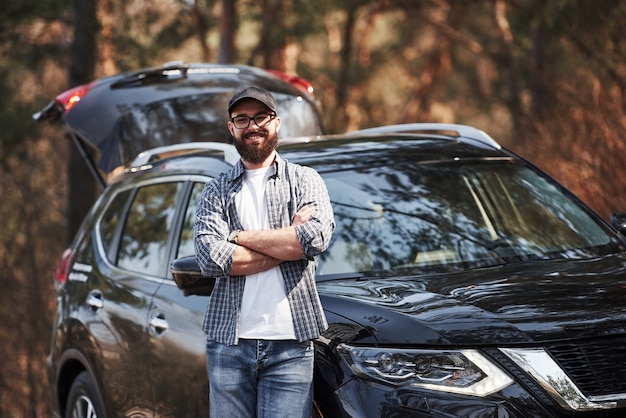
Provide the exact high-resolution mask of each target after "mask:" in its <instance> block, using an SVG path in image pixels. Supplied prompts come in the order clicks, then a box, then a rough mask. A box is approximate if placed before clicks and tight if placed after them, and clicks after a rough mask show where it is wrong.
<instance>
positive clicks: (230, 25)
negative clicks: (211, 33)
mask: <svg viewBox="0 0 626 418" xmlns="http://www.w3.org/2000/svg"><path fill="white" fill-rule="evenodd" d="M235 1H236V0H222V17H221V19H220V51H219V54H218V57H217V62H218V63H220V64H230V63H232V62H234V61H235V29H236V27H237V25H236V23H235V22H236V21H237V11H236V9H235Z"/></svg>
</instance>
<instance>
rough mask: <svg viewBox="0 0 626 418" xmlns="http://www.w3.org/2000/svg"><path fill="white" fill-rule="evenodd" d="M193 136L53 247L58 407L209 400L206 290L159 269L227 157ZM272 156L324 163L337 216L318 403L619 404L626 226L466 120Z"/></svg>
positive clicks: (128, 176)
mask: <svg viewBox="0 0 626 418" xmlns="http://www.w3.org/2000/svg"><path fill="white" fill-rule="evenodd" d="M184 148H185V147H181V146H180V145H174V146H172V147H166V148H161V149H158V150H156V151H146V152H144V153H143V154H141V155H140V156H139V157H138V158H137V159H136V160H135V162H134V163H131V164H130V165H129V166H128V167H127V168H126V170H125V171H124V172H123V173H121V174H118V175H117V176H116V178H115V180H114V181H112V182H111V183H110V184H109V185H108V186H107V187H106V189H105V190H104V192H103V194H102V196H101V197H100V198H99V200H98V202H96V204H95V205H94V207H93V210H92V211H91V213H90V214H89V216H88V217H87V218H86V219H85V222H84V224H83V227H82V228H81V230H80V232H79V233H78V235H77V236H76V238H75V240H74V242H73V243H72V245H71V246H70V248H69V249H68V251H66V253H65V255H64V258H63V262H62V263H61V264H60V266H59V269H58V270H57V289H58V295H57V317H56V321H55V329H54V332H53V339H52V347H51V353H50V357H49V364H48V367H49V377H50V387H51V389H52V392H53V398H54V406H55V411H56V413H57V414H63V415H65V416H67V412H68V410H69V409H72V408H73V409H74V410H75V411H78V410H80V408H83V407H86V406H90V407H91V408H92V409H91V411H93V412H95V414H94V416H105V414H106V416H110V417H111V416H175V417H183V416H194V417H195V416H207V415H208V414H207V407H208V405H207V400H206V391H207V382H206V370H205V354H204V343H205V341H204V335H203V334H202V332H201V331H200V325H201V321H202V315H203V312H204V308H205V306H206V297H205V296H193V295H192V296H185V295H184V294H183V292H182V291H181V290H180V289H179V288H178V287H177V285H176V283H175V281H174V280H173V277H172V273H171V272H170V264H171V263H172V262H173V261H174V260H177V259H178V260H180V259H182V258H185V257H193V244H192V242H193V236H192V235H193V234H192V225H193V214H194V206H195V204H196V201H197V197H198V195H199V193H200V191H201V189H202V187H203V184H204V183H205V182H206V181H208V180H210V179H211V178H214V177H215V176H217V175H218V174H219V173H220V172H222V171H224V170H227V169H228V168H229V167H230V166H231V164H232V163H233V162H234V160H233V156H234V155H235V154H233V149H232V147H231V146H230V145H228V144H226V145H225V144H215V143H199V144H194V147H193V149H184ZM279 152H280V153H281V155H282V156H283V157H284V158H287V159H288V160H290V161H293V162H296V163H300V164H304V165H309V166H312V167H314V168H315V169H316V170H318V172H319V173H320V174H321V175H322V177H323V178H324V180H325V182H326V184H327V186H328V189H329V193H330V196H331V201H332V203H333V208H334V210H335V215H336V221H337V230H336V232H335V234H334V236H333V239H332V242H331V246H330V248H329V250H328V251H327V252H326V253H325V254H324V255H323V256H322V257H321V258H320V264H319V267H318V277H317V283H318V288H319V292H320V297H321V299H322V303H323V306H324V309H325V312H326V315H327V318H328V320H329V323H330V328H329V329H328V330H327V332H325V334H324V336H323V337H322V338H320V339H319V340H318V341H316V342H315V343H316V344H315V346H316V363H315V407H316V408H315V412H316V414H317V415H318V416H325V417H453V416H455V417H577V416H580V417H621V416H623V415H624V413H625V412H626V349H625V347H626V310H625V309H624V302H625V301H626V276H625V272H626V255H625V253H624V249H625V240H624V237H623V236H622V234H620V233H618V232H617V231H616V230H615V229H614V228H612V227H611V226H609V225H607V224H606V223H605V222H604V221H603V220H602V219H601V218H600V217H599V216H598V215H596V214H595V213H593V212H592V211H591V210H590V209H589V208H588V207H586V206H585V205H584V204H583V203H581V202H580V201H578V200H577V199H576V198H575V197H574V196H572V195H571V194H570V193H569V192H568V191H567V190H565V189H564V188H563V187H562V186H560V185H559V184H558V183H556V182H555V181H554V180H553V179H551V178H549V177H548V176H546V175H545V174H544V173H542V172H541V171H540V170H538V169H537V168H536V167H534V166H532V164H530V163H528V162H527V161H525V160H524V159H522V158H520V157H519V156H517V155H516V154H514V153H512V152H511V151H509V150H506V149H503V148H502V147H500V146H499V145H498V144H497V143H496V142H495V141H493V140H492V139H491V138H490V137H488V136H487V135H486V134H484V133H483V132H481V131H478V130H476V129H473V128H469V127H466V126H458V125H440V124H415V125H407V126H390V127H382V128H377V129H372V130H365V131H359V132H354V133H349V134H345V135H338V136H326V137H320V136H308V137H303V138H282V139H281V142H280V148H279ZM234 158H235V160H236V157H234ZM188 274H190V275H193V274H195V273H194V268H193V266H192V267H191V268H190V270H189V272H188ZM207 280H209V281H210V278H207Z"/></svg>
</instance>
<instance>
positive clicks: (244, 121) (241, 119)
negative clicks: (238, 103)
mask: <svg viewBox="0 0 626 418" xmlns="http://www.w3.org/2000/svg"><path fill="white" fill-rule="evenodd" d="M275 117H276V115H275V114H270V113H257V114H256V115H254V116H253V117H251V118H250V117H248V116H235V117H234V118H231V119H230V121H231V122H232V123H233V125H235V128H237V129H246V128H247V127H248V126H250V121H251V120H253V121H254V123H255V124H256V126H258V127H259V128H262V127H264V126H266V125H267V124H268V123H270V122H271V121H272V119H274V118H275Z"/></svg>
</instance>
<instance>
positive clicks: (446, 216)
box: [318, 160, 611, 275]
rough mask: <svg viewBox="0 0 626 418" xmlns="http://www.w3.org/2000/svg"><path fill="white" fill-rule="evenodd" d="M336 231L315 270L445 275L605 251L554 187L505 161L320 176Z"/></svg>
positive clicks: (598, 232)
mask: <svg viewBox="0 0 626 418" xmlns="http://www.w3.org/2000/svg"><path fill="white" fill-rule="evenodd" d="M323 177H324V179H325V181H326V184H327V186H328V190H329V193H330V196H331V200H332V204H333V208H334V211H335V220H336V223H337V230H336V231H335V234H334V235H333V239H332V241H331V244H330V246H331V248H330V249H329V250H328V251H327V252H325V253H324V254H323V255H322V256H321V257H320V266H319V268H318V274H319V275H325V274H343V273H355V272H362V273H367V272H376V274H384V273H383V272H384V271H387V272H389V271H391V270H397V269H410V270H415V269H417V270H424V271H426V270H428V271H432V270H437V271H451V270H455V269H459V268H461V267H462V268H468V267H472V266H476V267H479V266H489V265H497V264H503V263H507V262H514V261H521V260H528V259H552V258H580V257H589V256H593V255H598V254H601V253H602V252H606V249H605V248H603V247H604V246H606V245H607V244H609V243H610V242H611V237H610V236H609V235H608V233H607V232H606V231H605V230H604V229H603V228H602V227H601V226H600V225H599V224H598V223H597V222H595V221H594V220H593V219H592V218H591V217H590V216H589V215H588V214H587V212H585V211H584V210H583V209H582V208H581V207H580V206H578V205H577V204H576V203H575V202H574V201H572V200H571V199H570V198H569V197H568V196H566V195H564V194H563V193H562V192H561V191H560V190H559V189H558V187H556V186H555V185H554V184H553V183H551V182H549V181H548V180H546V179H545V178H544V177H541V176H540V175H538V174H537V173H536V172H534V171H532V170H531V169H529V168H527V167H525V166H521V165H516V164H512V163H511V161H510V160H506V161H503V160H496V161H484V160H483V161H477V162H467V161H464V162H463V163H462V164H461V163H458V164H441V163H433V164H418V163H414V164H406V165H397V166H393V167H373V168H370V169H359V170H355V171H350V172H332V173H326V174H324V175H323Z"/></svg>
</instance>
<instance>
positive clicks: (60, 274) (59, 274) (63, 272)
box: [54, 248, 74, 284]
mask: <svg viewBox="0 0 626 418" xmlns="http://www.w3.org/2000/svg"><path fill="white" fill-rule="evenodd" d="M73 255H74V252H73V251H72V249H71V248H68V249H66V250H65V251H63V255H62V256H61V259H60V260H59V262H58V263H57V266H56V268H55V269H54V279H55V280H56V281H57V283H59V284H65V282H66V281H67V275H68V274H69V270H70V264H71V263H72V256H73Z"/></svg>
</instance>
